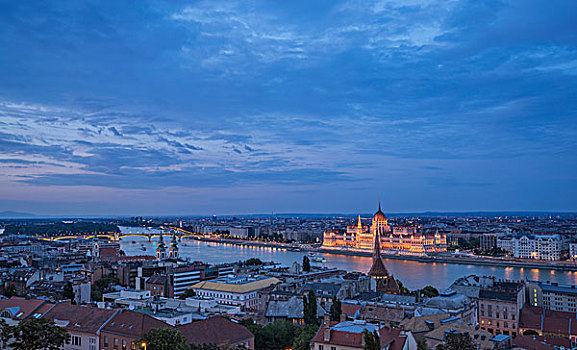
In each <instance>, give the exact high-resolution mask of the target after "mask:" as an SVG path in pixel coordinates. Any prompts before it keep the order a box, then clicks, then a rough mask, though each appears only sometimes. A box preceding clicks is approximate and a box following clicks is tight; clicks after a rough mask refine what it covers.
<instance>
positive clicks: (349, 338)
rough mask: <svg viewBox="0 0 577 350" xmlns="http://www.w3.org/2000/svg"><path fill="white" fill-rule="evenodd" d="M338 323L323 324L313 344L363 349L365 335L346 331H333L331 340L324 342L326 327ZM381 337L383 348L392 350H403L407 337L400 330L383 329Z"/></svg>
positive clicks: (380, 331)
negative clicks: (388, 347) (387, 347)
mask: <svg viewBox="0 0 577 350" xmlns="http://www.w3.org/2000/svg"><path fill="white" fill-rule="evenodd" d="M336 324H337V322H330V323H329V324H328V325H326V324H322V325H321V326H320V327H319V330H318V331H317V333H316V334H315V336H314V337H313V339H312V340H311V342H313V343H325V344H332V345H340V346H347V347H352V348H359V349H362V348H363V336H364V335H363V333H353V332H345V331H334V330H333V331H331V335H330V340H328V341H325V340H324V330H325V328H326V327H332V326H334V325H336ZM379 333H380V336H381V347H382V348H383V347H385V346H386V345H388V344H390V350H401V349H402V348H403V346H404V344H405V341H406V336H404V335H401V330H400V329H398V328H388V327H382V328H381V329H380V330H379Z"/></svg>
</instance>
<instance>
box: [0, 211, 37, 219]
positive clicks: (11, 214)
mask: <svg viewBox="0 0 577 350" xmlns="http://www.w3.org/2000/svg"><path fill="white" fill-rule="evenodd" d="M34 217H36V215H34V214H30V213H19V212H17V211H0V218H7V219H19V218H34Z"/></svg>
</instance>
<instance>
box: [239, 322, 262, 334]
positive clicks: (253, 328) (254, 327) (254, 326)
mask: <svg viewBox="0 0 577 350" xmlns="http://www.w3.org/2000/svg"><path fill="white" fill-rule="evenodd" d="M238 323H239V324H240V325H242V326H245V327H246V328H247V329H248V330H249V331H250V332H251V333H252V334H254V335H255V336H256V334H257V333H258V332H260V330H261V329H262V326H261V325H260V324H258V323H256V322H255V320H253V319H252V318H245V319H243V320H240V321H239V322H238Z"/></svg>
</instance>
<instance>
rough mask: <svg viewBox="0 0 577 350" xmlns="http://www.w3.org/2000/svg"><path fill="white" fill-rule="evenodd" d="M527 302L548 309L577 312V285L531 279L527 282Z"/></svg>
mask: <svg viewBox="0 0 577 350" xmlns="http://www.w3.org/2000/svg"><path fill="white" fill-rule="evenodd" d="M527 303H528V304H529V305H531V306H536V307H540V308H544V309H547V310H554V311H565V312H572V313H577V287H576V286H574V285H571V286H569V285H564V284H559V283H551V282H539V281H530V282H528V283H527Z"/></svg>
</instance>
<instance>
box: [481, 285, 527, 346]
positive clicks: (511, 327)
mask: <svg viewBox="0 0 577 350" xmlns="http://www.w3.org/2000/svg"><path fill="white" fill-rule="evenodd" d="M524 304H525V285H524V284H523V283H518V282H504V281H498V282H495V283H494V284H493V285H492V286H487V287H484V288H481V290H480V291H479V313H478V315H479V316H478V317H479V326H480V327H481V329H484V330H487V331H489V333H491V334H504V335H511V336H515V335H517V334H519V312H520V311H521V309H522V308H523V305H524Z"/></svg>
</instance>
